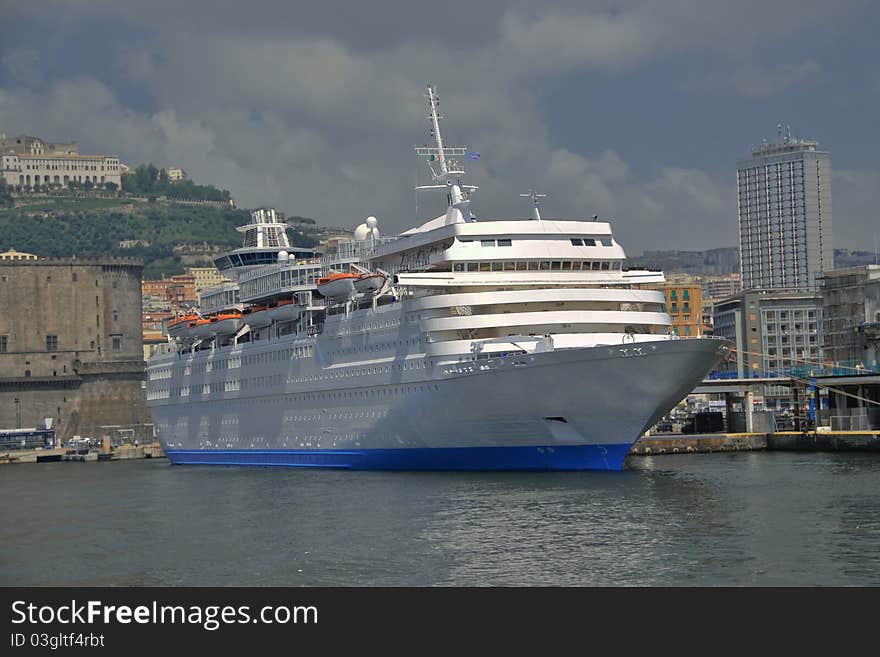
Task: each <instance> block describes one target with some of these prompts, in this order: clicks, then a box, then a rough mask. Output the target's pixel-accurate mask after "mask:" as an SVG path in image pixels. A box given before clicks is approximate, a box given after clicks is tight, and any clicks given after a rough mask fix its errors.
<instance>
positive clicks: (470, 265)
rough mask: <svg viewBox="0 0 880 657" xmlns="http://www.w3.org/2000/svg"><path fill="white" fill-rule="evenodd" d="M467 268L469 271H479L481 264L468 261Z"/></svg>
mask: <svg viewBox="0 0 880 657" xmlns="http://www.w3.org/2000/svg"><path fill="white" fill-rule="evenodd" d="M467 270H468V271H478V270H479V265H478V264H477V263H476V262H469V263H467Z"/></svg>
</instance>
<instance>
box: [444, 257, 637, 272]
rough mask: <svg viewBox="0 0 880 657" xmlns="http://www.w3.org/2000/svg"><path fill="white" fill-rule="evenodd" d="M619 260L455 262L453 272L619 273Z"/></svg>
mask: <svg viewBox="0 0 880 657" xmlns="http://www.w3.org/2000/svg"><path fill="white" fill-rule="evenodd" d="M621 264H622V263H621V261H620V260H574V261H571V260H518V261H515V262H510V261H508V262H501V261H495V262H456V263H454V264H453V266H452V270H453V271H467V272H474V271H476V272H483V271H609V270H613V271H619V270H620V268H621Z"/></svg>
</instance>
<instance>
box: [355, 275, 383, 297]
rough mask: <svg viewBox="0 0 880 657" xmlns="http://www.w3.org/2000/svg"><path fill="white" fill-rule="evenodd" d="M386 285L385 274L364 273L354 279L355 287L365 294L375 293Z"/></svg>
mask: <svg viewBox="0 0 880 657" xmlns="http://www.w3.org/2000/svg"><path fill="white" fill-rule="evenodd" d="M384 286H385V275H384V274H364V275H363V276H358V278H357V279H355V281H354V289H355V290H357V291H358V292H361V293H363V294H375V293H376V292H378V291H379V290H381V289H382V288H383V287H384Z"/></svg>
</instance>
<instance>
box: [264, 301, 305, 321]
mask: <svg viewBox="0 0 880 657" xmlns="http://www.w3.org/2000/svg"><path fill="white" fill-rule="evenodd" d="M299 313H300V308H299V306H298V305H297V304H295V303H294V302H293V299H283V300H281V301H279V302H278V304H277V305H275V306H271V307H270V308H269V315H270V316H271V317H272V320H273V321H275V322H289V321H291V320H294V319H296V318H297V317H299Z"/></svg>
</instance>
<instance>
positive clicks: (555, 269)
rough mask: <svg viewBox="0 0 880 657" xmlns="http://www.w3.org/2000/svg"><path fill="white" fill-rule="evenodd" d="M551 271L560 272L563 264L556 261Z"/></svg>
mask: <svg viewBox="0 0 880 657" xmlns="http://www.w3.org/2000/svg"><path fill="white" fill-rule="evenodd" d="M550 269H551V270H552V271H559V270H560V269H562V263H561V262H559V261H558V260H554V261H553V263H552V264H551V265H550Z"/></svg>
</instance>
